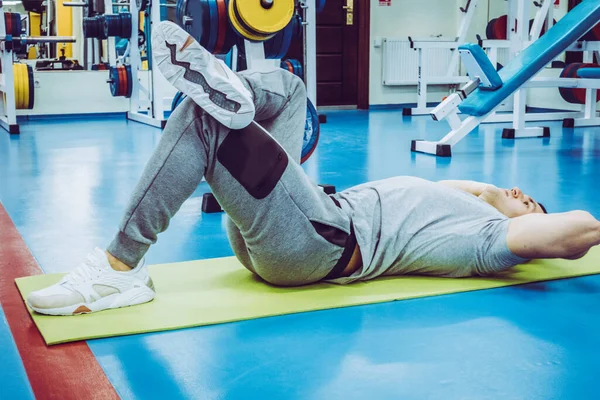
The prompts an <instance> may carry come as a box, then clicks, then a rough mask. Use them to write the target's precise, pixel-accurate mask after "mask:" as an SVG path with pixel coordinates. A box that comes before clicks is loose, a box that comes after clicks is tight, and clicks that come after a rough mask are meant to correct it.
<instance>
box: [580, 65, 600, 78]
mask: <svg viewBox="0 0 600 400" xmlns="http://www.w3.org/2000/svg"><path fill="white" fill-rule="evenodd" d="M577 76H578V77H580V78H586V79H600V68H581V69H580V70H579V71H577Z"/></svg>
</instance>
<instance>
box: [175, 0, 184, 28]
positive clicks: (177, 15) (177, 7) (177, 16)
mask: <svg viewBox="0 0 600 400" xmlns="http://www.w3.org/2000/svg"><path fill="white" fill-rule="evenodd" d="M182 6H183V1H181V0H177V3H176V4H175V22H177V25H179V26H180V27H182V28H183V15H182V14H181V8H182Z"/></svg>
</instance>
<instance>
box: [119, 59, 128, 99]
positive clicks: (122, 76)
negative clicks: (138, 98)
mask: <svg viewBox="0 0 600 400" xmlns="http://www.w3.org/2000/svg"><path fill="white" fill-rule="evenodd" d="M126 94H127V72H126V71H125V67H123V66H122V65H119V96H125V95H126Z"/></svg>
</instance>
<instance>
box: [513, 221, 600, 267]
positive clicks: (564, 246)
mask: <svg viewBox="0 0 600 400" xmlns="http://www.w3.org/2000/svg"><path fill="white" fill-rule="evenodd" d="M506 240H507V244H508V248H509V249H510V251H512V252H513V253H514V254H515V255H517V256H519V257H523V258H529V259H534V258H567V259H577V258H581V257H583V256H584V255H585V254H586V253H587V252H588V250H589V249H590V248H591V247H594V246H597V245H598V244H600V221H598V220H596V218H594V217H593V216H592V215H591V214H590V213H588V212H586V211H571V212H567V213H562V214H528V215H524V216H521V217H517V218H513V219H511V221H510V225H509V227H508V235H507V239H506Z"/></svg>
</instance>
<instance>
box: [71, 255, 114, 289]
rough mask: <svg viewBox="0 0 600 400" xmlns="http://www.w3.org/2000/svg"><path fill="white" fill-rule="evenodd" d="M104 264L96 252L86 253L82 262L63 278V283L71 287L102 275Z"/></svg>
mask: <svg viewBox="0 0 600 400" xmlns="http://www.w3.org/2000/svg"><path fill="white" fill-rule="evenodd" d="M104 264H105V262H103V260H101V259H100V257H99V256H98V254H97V253H96V252H93V253H91V254H88V255H87V256H86V257H85V261H84V262H82V263H81V264H80V265H79V266H78V267H77V268H75V269H74V270H73V271H71V272H70V273H69V274H67V275H66V276H65V277H64V278H63V284H67V285H68V286H70V287H71V288H73V287H74V286H77V285H79V284H81V283H85V282H88V281H91V280H93V279H94V278H97V277H99V276H100V275H102V272H103V271H104V270H105V268H103V267H102V266H103V265H104Z"/></svg>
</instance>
